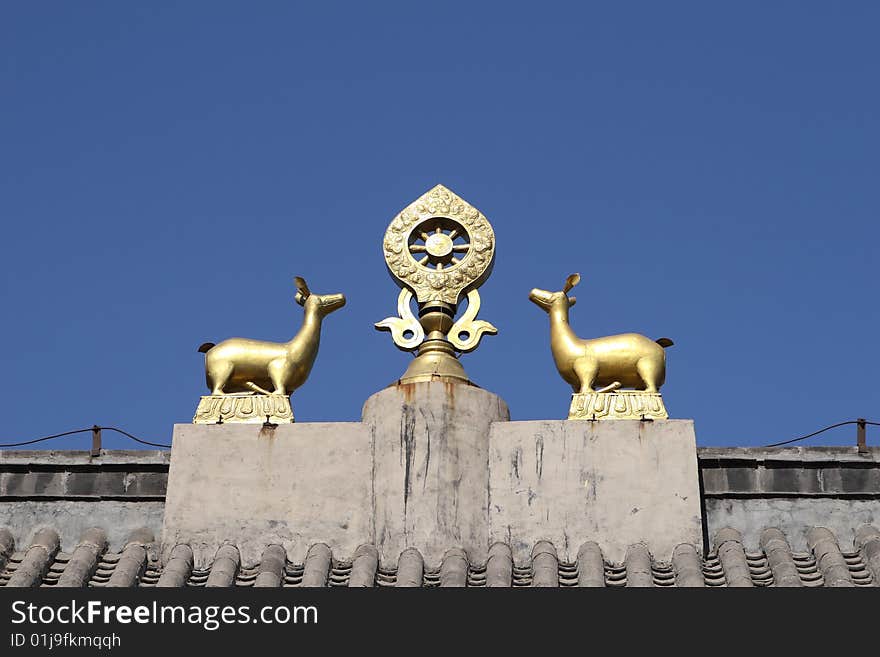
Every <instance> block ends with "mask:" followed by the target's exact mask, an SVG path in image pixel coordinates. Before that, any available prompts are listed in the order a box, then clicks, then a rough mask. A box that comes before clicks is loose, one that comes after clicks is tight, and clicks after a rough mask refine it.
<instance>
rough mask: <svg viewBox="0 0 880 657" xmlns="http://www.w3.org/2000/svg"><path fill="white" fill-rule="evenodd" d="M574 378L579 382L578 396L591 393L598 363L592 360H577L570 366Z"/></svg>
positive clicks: (597, 370) (597, 371)
mask: <svg viewBox="0 0 880 657" xmlns="http://www.w3.org/2000/svg"><path fill="white" fill-rule="evenodd" d="M572 369H573V370H574V373H575V376H577V378H578V381H579V382H580V386H581V387H580V390H579V391H578V392H580V394H584V393H587V392H593V382H594V381H595V380H596V375H597V374H598V373H599V363H598V362H597V361H596V360H595V359H592V358H578V359H577V360H576V361H574V364H573V365H572Z"/></svg>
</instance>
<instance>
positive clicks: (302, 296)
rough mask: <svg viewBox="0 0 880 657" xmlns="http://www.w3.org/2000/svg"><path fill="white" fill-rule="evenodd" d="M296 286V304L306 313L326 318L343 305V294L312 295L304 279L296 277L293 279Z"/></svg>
mask: <svg viewBox="0 0 880 657" xmlns="http://www.w3.org/2000/svg"><path fill="white" fill-rule="evenodd" d="M293 282H294V285H296V296H294V299H296V302H297V303H298V304H299V305H301V306H302V307H303V308H305V310H306V313H314V314H316V315H318V316H319V317H326V316H327V315H329V314H330V313H332V312H333V311H334V310H338V309H339V308H342V306H344V305H345V295H344V294H312V292H311V291H310V290H309V286H308V285H307V284H306V281H305V279H304V278H301V277H299V276H297V277H296V278H294V279H293Z"/></svg>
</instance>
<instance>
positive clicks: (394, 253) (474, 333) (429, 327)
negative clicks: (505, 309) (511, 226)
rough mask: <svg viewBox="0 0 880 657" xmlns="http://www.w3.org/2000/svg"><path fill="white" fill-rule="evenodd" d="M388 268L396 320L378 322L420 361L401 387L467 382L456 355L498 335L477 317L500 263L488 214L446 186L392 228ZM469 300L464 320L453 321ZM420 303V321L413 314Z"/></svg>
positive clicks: (411, 208) (406, 210)
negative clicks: (393, 286)
mask: <svg viewBox="0 0 880 657" xmlns="http://www.w3.org/2000/svg"><path fill="white" fill-rule="evenodd" d="M383 247H384V251H385V264H386V265H387V266H388V271H389V273H390V274H391V277H392V278H393V279H394V280H395V282H396V283H397V284H398V285H399V286H400V287H401V288H402V290H401V292H400V295H399V296H398V299H397V313H398V315H399V317H389V318H387V319H384V320H382V321H381V322H378V323H377V324H376V328H377V329H379V330H388V331H391V337H392V339H393V340H394V344H396V345H397V346H398V347H399V348H400V349H402V350H404V351H415V352H417V356H416V358H415V360H413V362H412V363H411V364H410V366H409V367H408V368H407V370H406V372H405V373H404V375H403V376H402V377H401V379H400V382H401V383H412V382H416V381H432V380H438V379H439V380H448V381H452V382H458V383H470V381H469V379H468V377H467V374H465V372H464V368H463V367H462V366H461V363H459V362H458V357H457V354H456V351H458V352H461V353H464V352H469V351H473V350H474V349H476V348H477V346H478V345H479V343H480V339H481V338H482V336H483V335H486V334H490V335H491V334H495V333H497V332H498V330H497V329H496V328H495V327H494V326H492V325H491V324H490V323H489V322H486V321H482V320H477V319H476V317H477V312H479V309H480V293H479V292H478V291H477V288H478V287H479V286H480V285H482V284H483V283H484V282H485V281H486V279H487V278H489V274H490V273H491V272H492V265H493V264H494V262H495V233H494V232H493V230H492V226H491V225H490V224H489V221H488V220H487V219H486V217H484V216H483V214H482V213H481V212H480V211H479V210H477V209H476V208H475V207H473V206H472V205H470V204H469V203H468V202H467V201H465V200H463V199H462V198H460V197H459V196H457V195H456V194H454V193H453V192H452V191H450V190H449V189H447V188H446V187H444V186H443V185H437V186H436V187H434V188H433V189H431V190H429V191H428V192H427V193H426V194H424V195H423V196H421V197H420V198H418V199H416V200H415V201H414V202H413V203H411V204H410V205H409V206H408V207H406V208H404V210H402V211H401V212H400V214H398V215H397V216H396V217H395V218H394V219H393V220H392V222H391V224H390V225H389V226H388V230H387V231H385V239H384V241H383ZM465 296H466V297H467V301H468V307H467V311H466V312H465V313H464V315H463V316H462V317H461V318H460V319H459V320H458V321H455V314H456V312H457V310H458V305H459V303H460V302H461V300H462V299H463V298H464V297H465ZM413 298H415V300H416V303H417V304H418V308H419V311H418V319H417V318H416V316H415V315H414V314H413V312H412V310H411V309H410V302H411V301H412V299H413Z"/></svg>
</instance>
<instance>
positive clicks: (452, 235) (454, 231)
mask: <svg viewBox="0 0 880 657" xmlns="http://www.w3.org/2000/svg"><path fill="white" fill-rule="evenodd" d="M456 237H458V229H457V228H453V229H452V232H450V233H449V239H451V240H454V239H455V238H456Z"/></svg>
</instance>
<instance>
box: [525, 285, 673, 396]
mask: <svg viewBox="0 0 880 657" xmlns="http://www.w3.org/2000/svg"><path fill="white" fill-rule="evenodd" d="M580 280H581V277H580V274H572V275H571V276H569V277H568V278H567V279H566V281H565V286H564V287H563V288H562V290H560V291H559V292H548V291H547V290H539V289H537V288H536V289H534V290H532V291H531V292H530V293H529V299H530V300H531V301H532V302H533V303H535V304H536V305H537V306H538V307H540V308H541V309H543V310H544V311H545V312H546V313H547V314H548V315H550V348H551V350H552V352H553V360H554V361H555V362H556V369H558V370H559V374H561V375H562V378H563V379H565V380H566V381H567V382H568V383H570V384H571V387H572V389H573V390H574V392H575V393H581V394H584V393H590V392H609V391H611V390H617V389H618V388H621V387H630V388H636V389H638V390H644V391H645V392H648V393H656V392H659V391H660V386H662V385H663V382H664V380H665V378H666V352H665V351H664V349H665V348H666V347H671V346H672V344H673V343H672V340H670V339H669V338H660V339H658V340H657V341H654V340H651V339H650V338H647V337H645V336H644V335H640V334H638V333H621V334H620V335H609V336H607V337H603V338H593V339H592V340H582V339H580V338H578V337H577V336H576V335H575V333H574V331H573V330H572V329H571V326H569V324H568V309H569V308H571V307H572V306H573V305H574V304H575V302H576V301H577V299H576V298H575V297H569V296H568V291H569V290H570V289H571V288H573V287H574V286H575V285H577V284H578V283H580ZM594 385H599V386H604V387H603V388H601V389H600V390H594V389H593V386H594Z"/></svg>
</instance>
